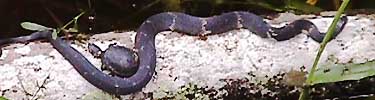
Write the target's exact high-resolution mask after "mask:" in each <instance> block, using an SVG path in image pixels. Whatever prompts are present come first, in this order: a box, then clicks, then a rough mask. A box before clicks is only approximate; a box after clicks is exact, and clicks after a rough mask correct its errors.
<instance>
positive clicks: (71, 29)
mask: <svg viewBox="0 0 375 100" xmlns="http://www.w3.org/2000/svg"><path fill="white" fill-rule="evenodd" d="M66 31H67V32H78V30H77V29H76V28H69V29H68V30H66Z"/></svg>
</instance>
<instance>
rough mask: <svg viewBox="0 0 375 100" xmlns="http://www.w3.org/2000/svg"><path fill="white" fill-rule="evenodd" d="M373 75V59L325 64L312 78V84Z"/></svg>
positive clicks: (374, 67) (374, 68)
mask: <svg viewBox="0 0 375 100" xmlns="http://www.w3.org/2000/svg"><path fill="white" fill-rule="evenodd" d="M374 75H375V60H374V61H369V62H366V63H361V64H326V65H323V66H321V67H320V68H319V69H317V71H316V72H315V74H314V77H313V78H312V84H318V83H329V82H339V81H345V80H360V79H362V78H366V77H369V76H374Z"/></svg>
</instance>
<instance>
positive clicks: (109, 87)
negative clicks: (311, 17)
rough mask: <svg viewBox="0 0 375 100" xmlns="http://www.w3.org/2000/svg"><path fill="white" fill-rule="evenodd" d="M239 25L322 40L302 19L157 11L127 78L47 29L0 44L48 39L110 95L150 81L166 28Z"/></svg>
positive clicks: (141, 31) (195, 31)
mask: <svg viewBox="0 0 375 100" xmlns="http://www.w3.org/2000/svg"><path fill="white" fill-rule="evenodd" d="M347 20H348V19H347V17H345V16H343V17H341V19H340V21H339V23H338V24H337V28H336V30H335V33H334V36H336V35H338V34H339V33H340V32H341V31H342V29H343V28H344V26H345V24H346V22H347ZM239 28H245V29H248V30H249V31H251V32H252V33H254V34H256V35H257V36H259V37H262V38H273V39H275V40H277V41H283V40H288V39H290V38H292V37H294V36H296V35H298V34H300V33H303V32H302V31H303V30H306V31H307V33H308V34H307V35H308V36H309V37H311V38H312V39H313V40H315V41H317V42H321V41H322V40H323V38H324V35H325V33H321V32H319V30H318V28H317V27H316V26H315V25H314V24H313V23H312V22H310V21H308V20H304V19H300V20H296V21H293V22H291V23H290V24H288V25H286V26H284V27H281V28H274V27H271V26H270V25H269V24H267V23H266V22H265V21H264V20H263V18H262V17H260V16H257V15H255V14H253V13H249V12H243V11H235V12H228V13H223V14H221V15H218V16H212V17H206V18H201V17H195V16H191V15H187V14H184V13H177V12H165V13H160V14H156V15H153V16H151V17H149V18H148V19H147V20H146V21H144V22H143V23H142V24H141V26H140V27H139V28H138V30H137V34H136V37H135V38H136V39H135V40H136V41H135V47H134V50H135V51H129V52H135V53H136V55H137V57H138V59H135V60H137V61H138V62H137V63H130V64H127V65H130V66H136V67H137V70H136V72H135V73H134V74H133V75H131V76H128V77H119V76H113V75H108V74H105V73H103V72H102V71H101V70H99V69H97V68H96V67H95V66H94V65H93V64H91V63H90V62H89V61H88V60H87V59H86V58H85V57H84V56H83V55H82V54H81V53H80V52H78V51H77V50H76V49H74V48H72V47H71V46H70V44H69V43H67V42H65V41H64V40H63V39H61V38H60V37H58V38H57V39H52V37H51V35H50V34H51V32H50V31H40V32H34V33H32V34H31V35H28V36H21V37H15V38H7V39H2V40H0V45H4V44H8V43H15V42H28V41H31V40H38V39H47V40H48V41H49V42H50V43H51V44H52V45H53V47H54V48H55V49H57V51H59V52H60V53H61V54H62V55H63V57H64V58H65V59H66V60H68V61H69V62H70V64H71V65H73V67H74V68H75V69H76V70H77V71H78V72H79V73H80V74H81V75H82V76H83V77H84V78H85V79H86V80H87V81H88V82H90V83H91V84H92V85H94V86H96V87H97V88H99V89H102V90H103V91H106V92H109V93H112V94H119V95H126V94H130V93H134V92H137V91H140V90H141V89H142V88H143V87H144V86H146V85H147V83H148V82H149V81H150V80H151V78H152V76H153V74H154V72H155V67H156V50H155V36H156V35H157V34H158V33H159V32H161V31H168V30H169V31H177V32H180V33H184V34H187V35H191V36H207V35H214V34H219V33H224V32H227V31H230V30H234V29H239ZM128 54H131V53H128ZM128 54H126V55H128ZM125 57H126V56H125ZM131 59H132V58H131ZM128 62H134V61H128ZM122 67H127V66H122ZM114 69H116V68H114ZM119 69H121V68H119Z"/></svg>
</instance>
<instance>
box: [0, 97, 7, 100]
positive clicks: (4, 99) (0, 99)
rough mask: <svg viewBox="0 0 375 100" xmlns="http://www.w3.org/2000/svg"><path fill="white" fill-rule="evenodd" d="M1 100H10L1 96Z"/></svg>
mask: <svg viewBox="0 0 375 100" xmlns="http://www.w3.org/2000/svg"><path fill="white" fill-rule="evenodd" d="M0 100H9V99H7V98H5V97H3V96H0Z"/></svg>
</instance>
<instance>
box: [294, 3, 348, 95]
mask: <svg viewBox="0 0 375 100" xmlns="http://www.w3.org/2000/svg"><path fill="white" fill-rule="evenodd" d="M349 1H350V0H344V2H343V3H342V4H341V6H340V8H339V10H338V12H337V13H336V15H335V18H334V19H333V22H332V23H331V25H330V26H329V28H328V32H327V34H326V35H325V36H324V39H323V42H322V43H321V45H320V48H319V51H318V54H317V55H316V57H315V60H314V64H313V66H312V68H311V70H310V73H309V75H308V77H307V80H306V82H305V83H306V85H307V87H306V88H304V89H303V91H302V93H301V94H300V96H299V98H298V100H306V99H307V95H308V92H310V87H309V86H311V85H314V84H312V79H313V77H314V74H315V72H316V66H317V65H318V62H319V59H320V56H321V55H322V53H323V51H324V48H325V47H326V45H327V43H328V42H329V40H330V39H331V38H332V36H333V32H334V30H335V28H336V25H337V22H338V21H339V19H340V17H341V14H342V13H343V12H344V10H345V8H346V6H347V5H348V3H349Z"/></svg>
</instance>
